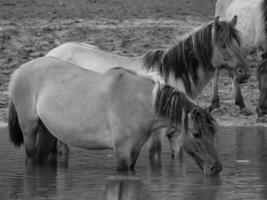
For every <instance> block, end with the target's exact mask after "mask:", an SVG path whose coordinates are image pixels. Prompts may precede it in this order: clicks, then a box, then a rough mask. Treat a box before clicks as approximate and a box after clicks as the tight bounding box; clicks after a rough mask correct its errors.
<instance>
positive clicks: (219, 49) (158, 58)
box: [46, 17, 249, 155]
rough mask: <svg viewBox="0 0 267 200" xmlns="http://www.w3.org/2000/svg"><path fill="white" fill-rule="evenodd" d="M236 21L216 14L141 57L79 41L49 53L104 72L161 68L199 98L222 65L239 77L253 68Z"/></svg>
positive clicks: (156, 143) (155, 145) (154, 142)
mask: <svg viewBox="0 0 267 200" xmlns="http://www.w3.org/2000/svg"><path fill="white" fill-rule="evenodd" d="M236 22H237V18H236V17H233V19H232V20H231V21H230V22H226V21H220V20H219V18H216V19H215V20H214V21H212V22H210V23H208V24H205V25H203V26H201V27H200V28H199V29H198V30H195V31H194V32H192V33H190V34H189V35H188V36H187V37H185V39H183V40H180V41H178V43H177V44H176V45H174V46H173V47H171V48H169V49H165V50H153V51H149V52H147V53H146V54H145V55H143V56H140V57H125V56H120V55H116V54H112V53H108V52H105V51H102V50H100V49H98V48H96V47H94V46H91V45H86V44H78V43H66V44H63V45H61V46H59V47H57V48H55V49H53V50H51V51H50V52H49V53H48V54H47V55H46V56H50V57H56V58H59V59H62V60H65V61H68V62H70V63H74V64H76V65H79V66H81V67H83V68H85V69H89V70H93V71H96V72H101V73H103V72H106V71H107V70H109V69H110V68H112V67H117V66H123V68H126V69H130V70H134V71H144V72H147V71H151V70H152V71H157V72H159V73H160V74H161V76H162V77H163V78H164V79H165V81H166V83H167V84H169V85H171V86H173V87H175V88H179V89H180V90H181V91H183V92H185V93H186V94H187V95H188V96H189V97H191V98H195V97H197V96H198V95H199V94H200V93H201V91H202V89H203V88H204V87H205V86H206V85H207V84H208V82H209V81H210V80H211V78H212V77H213V74H214V72H215V70H216V69H218V68H220V67H222V66H226V67H227V69H228V70H229V71H231V72H232V73H233V74H235V75H236V80H237V81H240V82H242V81H244V78H245V79H246V78H248V72H249V68H248V66H247V65H246V63H245V61H244V59H243V57H242V56H241V54H240V48H241V47H240V45H241V40H240V38H239V33H238V31H237V30H236V29H235V25H236ZM170 134H171V133H170ZM167 135H168V133H167ZM159 136H160V134H153V135H152V139H151V140H150V144H149V149H150V152H151V154H152V155H153V154H155V153H157V154H158V153H159V151H160V149H161V142H160V138H159Z"/></svg>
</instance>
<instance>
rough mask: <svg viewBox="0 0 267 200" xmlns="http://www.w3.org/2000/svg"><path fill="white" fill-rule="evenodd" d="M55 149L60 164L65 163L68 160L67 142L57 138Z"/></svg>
mask: <svg viewBox="0 0 267 200" xmlns="http://www.w3.org/2000/svg"><path fill="white" fill-rule="evenodd" d="M56 149H57V159H58V162H59V163H60V164H65V165H66V164H67V162H68V160H69V152H70V150H69V147H68V145H67V144H65V143H63V142H61V141H60V140H57V144H56Z"/></svg>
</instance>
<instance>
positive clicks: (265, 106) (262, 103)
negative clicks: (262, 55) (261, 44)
mask: <svg viewBox="0 0 267 200" xmlns="http://www.w3.org/2000/svg"><path fill="white" fill-rule="evenodd" d="M257 79H258V81H259V91H260V95H259V101H258V106H257V109H256V111H257V113H258V119H257V122H265V123H266V122H267V120H266V114H267V93H266V92H267V59H263V60H262V61H261V62H260V64H259V65H258V67H257Z"/></svg>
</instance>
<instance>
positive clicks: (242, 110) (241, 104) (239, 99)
mask: <svg viewBox="0 0 267 200" xmlns="http://www.w3.org/2000/svg"><path fill="white" fill-rule="evenodd" d="M232 85H233V91H234V97H235V104H236V105H237V106H239V108H240V113H241V114H243V115H246V116H249V115H252V114H253V112H252V111H251V110H250V109H249V108H248V107H246V105H245V102H244V99H243V96H242V93H241V88H240V84H239V83H238V82H237V81H236V79H234V80H233V84H232Z"/></svg>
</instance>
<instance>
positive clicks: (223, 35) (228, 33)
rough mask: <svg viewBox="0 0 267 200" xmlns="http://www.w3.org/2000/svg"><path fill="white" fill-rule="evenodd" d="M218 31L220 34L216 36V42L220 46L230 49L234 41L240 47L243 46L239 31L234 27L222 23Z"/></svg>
mask: <svg viewBox="0 0 267 200" xmlns="http://www.w3.org/2000/svg"><path fill="white" fill-rule="evenodd" d="M217 29H218V31H219V32H220V33H219V34H216V35H215V41H216V42H218V43H219V45H220V44H221V45H226V47H229V46H231V43H232V42H233V41H234V40H235V41H236V42H237V43H238V45H241V37H240V33H239V31H238V30H237V29H236V28H235V27H234V26H231V25H229V23H228V22H226V21H220V22H219V24H218V25H217ZM222 30H223V31H222Z"/></svg>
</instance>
